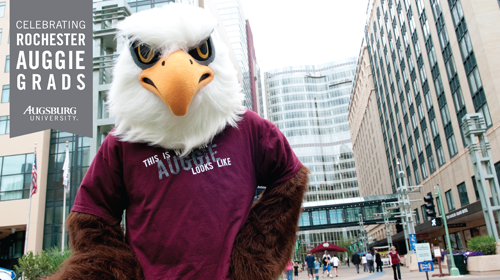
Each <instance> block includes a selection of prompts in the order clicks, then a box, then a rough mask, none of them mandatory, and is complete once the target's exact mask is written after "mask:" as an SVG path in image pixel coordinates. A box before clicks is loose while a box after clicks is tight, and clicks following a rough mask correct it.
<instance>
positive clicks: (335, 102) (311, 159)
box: [265, 58, 359, 201]
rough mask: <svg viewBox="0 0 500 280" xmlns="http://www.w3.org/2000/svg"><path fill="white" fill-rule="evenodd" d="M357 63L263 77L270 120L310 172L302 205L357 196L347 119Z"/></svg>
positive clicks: (290, 70)
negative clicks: (307, 187) (305, 202)
mask: <svg viewBox="0 0 500 280" xmlns="http://www.w3.org/2000/svg"><path fill="white" fill-rule="evenodd" d="M355 67H356V59H355V58H349V59H345V60H339V61H335V62H330V63H326V64H321V65H303V66H293V67H285V68H280V69H275V70H271V71H268V72H266V73H265V82H266V92H267V101H268V105H267V106H268V117H269V120H270V121H272V122H273V123H275V124H276V126H277V127H278V128H279V129H280V130H281V131H282V132H283V134H284V135H285V136H286V138H287V139H288V141H289V142H290V145H291V147H292V148H293V150H294V151H295V153H296V154H297V156H298V158H299V159H300V161H301V162H302V163H303V164H304V165H305V166H307V167H308V168H309V169H310V170H311V175H310V177H309V178H310V183H309V190H308V192H307V197H306V201H320V200H330V199H338V198H348V197H357V196H359V188H358V182H357V178H356V168H355V164H354V155H353V152H352V144H351V135H350V134H349V123H348V121H347V114H348V111H349V92H350V89H351V81H352V78H353V76H354V70H355Z"/></svg>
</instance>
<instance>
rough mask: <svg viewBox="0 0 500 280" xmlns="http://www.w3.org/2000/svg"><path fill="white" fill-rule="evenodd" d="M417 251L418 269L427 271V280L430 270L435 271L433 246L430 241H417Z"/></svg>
mask: <svg viewBox="0 0 500 280" xmlns="http://www.w3.org/2000/svg"><path fill="white" fill-rule="evenodd" d="M410 240H411V239H410ZM415 251H416V253H417V262H418V270H419V271H420V272H425V276H427V280H429V273H428V272H429V271H434V266H433V265H432V255H431V247H430V245H429V243H417V244H415Z"/></svg>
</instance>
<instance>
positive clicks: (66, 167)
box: [61, 141, 69, 252]
mask: <svg viewBox="0 0 500 280" xmlns="http://www.w3.org/2000/svg"><path fill="white" fill-rule="evenodd" d="M63 171H64V172H63V186H64V192H63V193H64V195H63V220H62V238H61V252H64V239H65V228H64V227H65V223H66V194H67V193H68V191H69V152H68V141H66V155H65V159H64V165H63ZM66 176H68V178H66Z"/></svg>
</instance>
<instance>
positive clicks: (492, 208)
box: [441, 113, 500, 242]
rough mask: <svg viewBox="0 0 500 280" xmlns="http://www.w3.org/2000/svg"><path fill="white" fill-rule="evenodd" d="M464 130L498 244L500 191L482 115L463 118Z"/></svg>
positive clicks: (485, 212) (488, 225)
mask: <svg viewBox="0 0 500 280" xmlns="http://www.w3.org/2000/svg"><path fill="white" fill-rule="evenodd" d="M462 130H463V132H464V137H465V139H466V143H468V144H469V153H470V157H471V160H472V167H473V168H474V175H475V179H476V185H477V191H478V192H479V198H480V200H481V206H482V208H483V215H484V220H485V222H486V229H487V230H488V235H489V236H493V237H494V238H495V240H496V242H500V239H499V236H498V228H497V225H496V223H495V217H494V215H493V214H494V213H496V216H497V217H500V189H499V186H498V178H497V176H496V172H495V169H494V166H495V165H494V163H493V157H492V156H491V147H490V142H489V141H488V137H486V124H485V123H484V118H483V116H482V114H478V113H476V114H467V115H465V116H464V117H463V118H462ZM486 182H488V183H486ZM487 185H489V186H490V191H491V195H492V201H493V205H491V203H490V199H489V193H488V188H487ZM441 213H444V212H441ZM443 220H446V219H443Z"/></svg>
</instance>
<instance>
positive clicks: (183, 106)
mask: <svg viewBox="0 0 500 280" xmlns="http://www.w3.org/2000/svg"><path fill="white" fill-rule="evenodd" d="M213 79H214V72H213V71H212V69H210V68H209V67H208V66H204V65H200V64H198V63H197V62H196V60H194V59H193V58H192V57H191V56H190V55H189V54H187V53H185V52H184V51H182V50H178V51H176V52H174V53H172V54H170V55H169V56H168V57H167V56H165V57H162V58H161V59H160V60H158V62H157V63H156V64H155V65H153V66H152V67H150V68H148V69H145V70H143V71H142V72H141V75H140V76H139V81H140V82H141V85H142V86H143V87H144V88H146V89H147V90H149V91H150V92H152V93H154V94H156V95H158V96H159V97H160V98H161V99H162V100H163V102H165V104H167V106H168V107H169V108H170V110H172V113H174V115H176V116H184V115H185V114H186V113H187V110H188V108H189V104H191V100H192V99H193V96H194V95H195V94H196V93H197V92H198V91H199V90H200V89H201V88H202V87H204V86H206V85H208V84H209V83H210V82H211V81H212V80H213Z"/></svg>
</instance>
